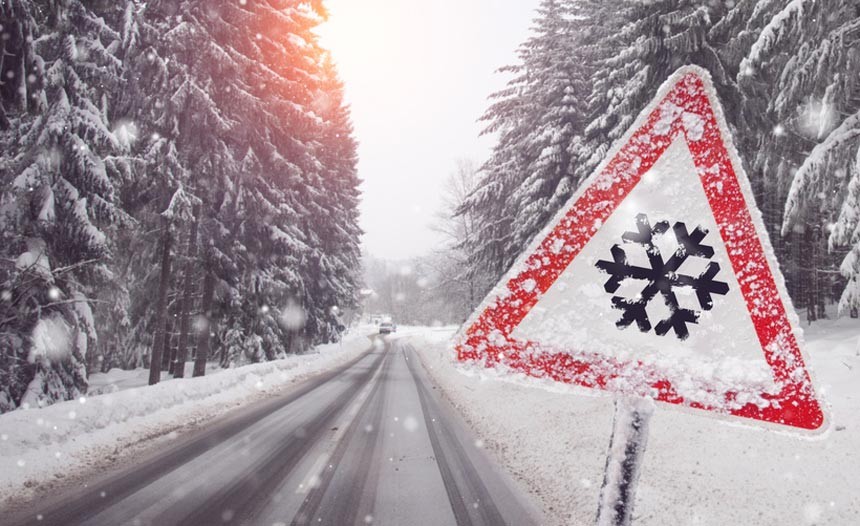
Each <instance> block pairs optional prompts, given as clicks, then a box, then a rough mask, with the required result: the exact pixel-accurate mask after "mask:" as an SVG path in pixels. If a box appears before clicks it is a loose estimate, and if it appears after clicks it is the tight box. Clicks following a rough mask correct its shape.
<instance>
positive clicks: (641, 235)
mask: <svg viewBox="0 0 860 526" xmlns="http://www.w3.org/2000/svg"><path fill="white" fill-rule="evenodd" d="M636 226H637V228H638V229H639V231H638V232H625V233H624V234H623V235H622V236H621V239H622V240H624V242H625V243H635V244H637V245H641V246H642V247H644V248H645V252H646V253H647V254H648V261H649V263H650V265H651V268H643V267H638V266H635V265H630V264H628V263H627V254H626V253H625V252H624V249H623V248H621V246H620V245H614V246H613V247H612V259H613V261H605V260H600V261H598V262H597V264H596V266H597V268H599V269H600V270H602V271H604V272H606V273H608V274H610V275H611V277H610V278H609V279H608V280H607V281H606V284H605V285H604V286H603V288H604V289H605V290H606V292H609V293H614V292H615V291H617V290H618V288H619V287H620V286H621V282H622V281H624V280H625V279H627V278H632V279H638V280H644V281H647V282H648V283H647V284H646V285H645V288H643V289H642V292H641V293H640V294H639V295H637V296H636V297H635V298H634V299H628V298H622V297H620V296H613V297H612V306H613V307H614V308H616V309H618V310H622V311H624V314H623V315H622V316H621V319H620V320H618V322H616V325H617V326H618V328H619V329H624V328H627V327H629V326H630V325H632V324H633V322H636V325H637V326H638V327H639V330H640V331H642V332H648V331H650V330H651V321H650V320H649V319H648V313H647V312H646V311H645V307H646V306H647V305H648V303H650V302H651V300H653V299H654V297H655V296H656V295H657V293H658V292H659V293H660V294H661V295H662V296H663V301H664V302H665V303H666V306H667V307H668V308H669V311H670V312H671V314H670V315H669V317H668V318H666V319H665V320H661V321H660V322H659V323H657V326H656V327H655V328H654V332H656V333H657V334H658V335H659V336H664V335H665V334H667V333H668V332H669V329H674V330H675V335H676V336H678V338H679V339H681V340H684V339H686V338H687V337H688V336H689V335H690V332H689V330H688V329H687V324H688V323H698V320H699V316H700V315H701V311H696V310H692V309H684V308H681V306H680V305H678V298H677V297H676V296H675V289H676V288H677V287H689V288H691V289H693V290H695V291H696V297H697V298H698V300H699V305H700V307H701V309H702V310H711V308H712V307H713V306H714V301H713V299H712V298H711V294H720V295H725V294H726V293H728V291H729V286H728V284H726V283H724V282H722V281H715V280H714V277H715V276H716V275H717V273H719V272H720V265H719V263H716V262H714V261H711V262H709V263H708V266H707V267H706V268H705V270H704V272H702V273H701V274H699V276H698V277H693V276H686V275H684V274H679V273H678V272H677V271H678V269H679V268H680V267H681V265H682V264H683V263H684V261H686V260H687V258H689V257H692V256H696V257H700V258H705V259H710V258H712V257H713V256H714V249H713V248H712V247H710V246H708V245H703V244H702V240H703V239H704V238H705V236H706V235H708V231H707V230H705V229H703V228H702V227H696V229H695V230H693V232H691V233H688V232H687V226H686V225H685V224H684V223H681V222H676V223H675V225H674V226H673V227H672V230H673V231H674V233H675V239H676V240H677V242H678V249H677V250H676V251H675V253H674V254H672V257H670V258H669V259H668V261H665V262H664V261H663V255H662V254H661V253H660V249H659V248H658V247H657V246H656V245H655V244H654V236H656V235H662V234H664V233H666V232H667V231H668V230H669V222H668V221H661V222H659V223H657V224H656V225H654V227H653V228H652V227H651V225H650V223H649V222H648V216H646V215H645V214H639V215H637V216H636Z"/></svg>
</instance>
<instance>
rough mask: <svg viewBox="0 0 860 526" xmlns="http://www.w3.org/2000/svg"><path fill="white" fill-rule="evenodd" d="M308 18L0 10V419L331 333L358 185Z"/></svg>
mask: <svg viewBox="0 0 860 526" xmlns="http://www.w3.org/2000/svg"><path fill="white" fill-rule="evenodd" d="M325 17H326V13H325V10H324V8H323V7H322V5H321V3H320V2H318V1H314V2H308V1H307V0H303V1H301V0H266V1H254V2H246V1H244V0H241V1H237V2H212V1H211V0H177V1H174V0H147V1H146V2H144V1H140V0H90V1H84V0H0V36H2V39H0V182H2V194H0V292H2V298H0V412H2V411H8V410H10V409H14V408H16V407H19V406H25V407H26V406H30V407H35V406H37V405H44V404H47V403H51V402H53V401H56V400H64V399H71V398H75V397H77V396H80V395H81V394H83V393H85V392H86V389H87V375H88V373H92V372H99V371H105V370H107V369H109V368H112V367H124V368H131V367H141V366H147V367H150V383H155V382H157V381H159V379H160V377H161V372H162V369H164V370H169V371H170V372H171V373H173V374H174V376H176V377H181V376H183V374H185V371H184V364H185V363H186V361H187V360H189V359H191V358H192V356H193V358H194V360H195V361H194V369H193V374H194V375H202V374H204V373H205V370H206V364H207V362H216V363H218V364H220V365H221V366H222V367H229V366H235V365H241V364H244V363H250V362H259V361H264V360H271V359H274V358H277V357H281V356H284V355H286V354H289V353H297V352H302V351H304V350H306V349H307V348H308V347H309V346H310V345H313V344H315V343H319V342H327V341H333V340H336V339H337V338H339V335H340V333H341V332H342V331H343V329H344V327H343V323H344V322H343V321H342V319H341V318H340V316H339V314H340V312H343V311H345V310H349V309H352V308H354V307H355V306H356V305H357V302H358V291H359V283H360V278H361V276H360V262H359V259H360V250H359V246H358V243H359V241H358V240H359V235H360V231H359V227H358V224H357V222H358V208H357V207H358V200H359V195H358V183H359V181H358V177H357V173H356V163H357V153H356V142H355V140H354V137H353V132H352V127H351V122H350V114H349V109H348V107H347V106H346V105H345V104H344V102H343V88H342V85H341V83H340V81H339V79H338V76H337V73H336V71H335V68H334V66H333V62H332V60H331V57H330V56H329V55H328V53H327V52H326V51H325V50H324V49H322V48H321V47H320V45H319V43H318V39H317V36H316V35H315V33H314V32H313V30H314V28H315V27H316V26H317V25H318V24H320V23H321V22H322V21H324V19H325ZM177 364H182V365H183V366H182V367H176V365H177Z"/></svg>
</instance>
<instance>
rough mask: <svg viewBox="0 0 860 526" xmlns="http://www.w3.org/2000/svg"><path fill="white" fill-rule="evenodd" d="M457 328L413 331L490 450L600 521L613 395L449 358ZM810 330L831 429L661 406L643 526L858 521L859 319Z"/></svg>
mask: <svg viewBox="0 0 860 526" xmlns="http://www.w3.org/2000/svg"><path fill="white" fill-rule="evenodd" d="M452 333H453V331H450V330H449V331H446V332H445V331H439V330H432V329H427V330H425V331H424V332H423V333H420V334H417V333H416V334H415V335H414V336H412V335H410V337H409V339H410V341H412V342H413V343H415V347H416V349H417V350H418V352H419V354H420V356H421V357H422V359H423V360H424V363H425V365H426V366H427V369H428V370H429V371H430V374H431V376H432V377H433V378H434V380H435V381H436V382H437V383H438V384H439V385H440V387H441V388H442V389H443V391H444V393H445V394H446V395H447V396H448V397H449V399H451V401H452V402H453V403H454V405H455V406H457V407H458V409H459V410H460V411H461V413H463V415H464V416H465V417H466V419H467V420H468V421H469V423H470V424H471V425H472V427H473V428H474V430H475V431H476V433H477V434H478V435H479V436H480V437H481V439H482V440H483V441H484V443H485V445H486V446H485V447H487V448H488V449H490V450H491V451H492V452H493V453H495V455H496V457H497V458H498V459H499V461H500V462H501V463H502V465H504V466H505V467H506V468H507V469H508V470H509V471H510V472H511V473H512V474H513V475H514V476H515V477H517V478H518V479H519V480H520V481H521V482H523V483H524V484H525V485H526V486H527V487H528V488H530V490H531V492H532V493H533V494H534V495H535V496H536V498H537V499H538V500H539V501H540V502H542V504H543V508H544V512H545V513H546V516H547V518H549V519H551V520H553V522H554V523H555V524H559V525H561V524H566V525H571V524H572V525H590V524H593V523H594V517H595V513H596V508H597V501H598V495H599V491H600V485H601V483H602V480H603V468H604V463H605V460H606V449H607V446H608V445H609V435H610V432H611V427H612V415H613V402H612V399H611V397H609V396H606V395H605V394H598V393H594V392H591V391H585V390H583V389H579V388H575V387H569V386H564V385H553V384H549V383H546V384H543V385H542V386H538V385H537V383H536V382H537V381H535V380H525V379H517V378H514V379H508V378H506V379H503V380H501V379H499V378H498V377H497V376H496V375H495V372H494V371H491V370H482V371H474V370H467V371H466V372H465V374H464V372H462V371H461V370H460V369H459V368H457V367H456V366H455V365H454V364H453V363H452V361H451V359H452V357H453V351H452V350H451V349H450V348H448V341H449V339H450V336H451V335H452ZM805 333H806V334H805V338H806V341H807V344H806V349H807V351H808V354H809V356H810V360H811V368H812V370H813V372H814V374H815V382H816V384H817V386H818V387H819V389H820V390H821V391H822V392H823V395H824V398H825V400H826V401H827V402H828V403H829V404H830V406H831V418H832V429H831V431H830V432H829V433H827V434H826V435H824V436H822V437H818V438H816V439H812V440H811V439H802V438H796V437H794V436H789V435H786V434H780V433H772V432H768V431H764V430H761V429H758V428H754V427H749V426H738V425H732V424H727V423H726V422H723V421H719V420H716V419H714V418H710V417H707V416H700V415H697V414H694V413H690V412H681V411H677V410H673V409H672V408H669V407H667V406H665V405H663V404H658V406H657V410H656V413H655V415H654V417H653V419H652V420H651V433H650V437H649V444H648V449H647V451H646V452H645V460H644V465H643V468H642V469H643V471H642V475H641V479H640V485H639V489H638V494H637V499H636V509H635V512H634V513H635V515H634V517H635V518H634V524H636V525H637V526H657V525H660V526H663V525H667V524H672V525H679V526H684V525H691V526H692V525H697V526H723V525H726V524H743V525H745V526H771V525H773V526H793V525H798V526H812V525H828V526H856V525H857V524H860V501H858V500H857V488H858V487H860V455H858V451H860V387H858V386H860V356H858V351H857V345H858V337H860V323H858V321H857V320H837V321H825V322H821V323H816V324H815V325H813V326H812V327H809V328H806V330H805ZM540 387H543V388H540Z"/></svg>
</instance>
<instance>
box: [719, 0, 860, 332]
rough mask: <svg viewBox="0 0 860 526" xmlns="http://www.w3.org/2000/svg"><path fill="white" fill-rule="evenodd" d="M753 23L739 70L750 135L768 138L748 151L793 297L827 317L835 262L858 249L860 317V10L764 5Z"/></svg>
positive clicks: (852, 262)
mask: <svg viewBox="0 0 860 526" xmlns="http://www.w3.org/2000/svg"><path fill="white" fill-rule="evenodd" d="M740 7H743V6H737V7H736V9H737V8H740ZM747 9H749V8H747ZM749 21H750V22H749V23H748V24H747V26H745V28H744V29H745V33H746V34H749V35H751V36H754V38H749V40H750V45H749V47H748V49H747V51H746V53H745V54H744V56H743V59H742V60H741V62H740V64H739V66H738V73H737V83H738V86H739V87H740V90H741V92H742V94H743V95H744V105H745V107H744V111H743V113H744V114H745V115H746V116H747V120H746V121H744V122H743V124H744V125H745V126H746V129H744V130H743V133H744V135H746V136H747V137H755V138H757V139H758V140H757V143H756V144H754V146H752V147H748V148H747V154H748V156H749V158H750V159H751V164H752V166H753V172H754V173H755V176H756V177H758V178H760V182H759V188H760V192H761V195H762V196H763V197H764V201H765V206H764V210H765V214H766V219H768V223H769V224H770V225H772V228H773V230H774V231H775V232H774V233H775V234H776V235H777V236H779V235H780V234H781V235H782V236H783V238H784V241H783V242H781V243H777V250H778V253H779V254H778V255H779V256H780V258H781V262H782V265H783V268H784V271H785V273H786V275H787V279H788V282H789V287H790V292H791V293H792V297H793V299H794V300H795V302H796V303H797V304H798V306H800V307H806V308H807V318H808V319H810V320H815V319H817V318H819V317H821V316H822V315H823V314H824V312H823V310H824V305H825V303H826V302H827V301H828V300H829V298H828V296H829V291H830V290H832V289H833V285H834V283H833V282H832V279H831V276H833V275H834V273H833V270H834V269H835V267H836V265H837V263H838V261H837V260H834V258H835V257H841V255H842V254H844V252H841V253H840V252H839V250H838V249H839V248H840V247H849V248H851V253H849V255H848V256H847V257H846V258H845V260H844V261H843V264H842V271H843V273H844V276H845V277H846V278H848V280H849V287H848V288H847V289H846V292H845V294H843V296H842V302H841V304H840V307H841V309H842V311H843V312H856V309H857V306H858V305H857V303H856V299H853V298H856V292H855V291H856V282H857V271H858V268H857V266H856V254H857V243H858V241H860V237H858V236H857V232H856V227H857V219H856V217H857V215H856V207H857V200H856V183H855V182H853V181H854V180H855V179H856V178H857V177H858V173H859V172H858V169H857V162H856V156H857V150H858V147H860V113H858V112H860V79H858V78H857V75H856V74H853V73H852V72H855V71H856V70H857V68H858V66H860V58H858V57H860V54H858V51H860V36H858V34H860V4H858V3H857V2H855V1H846V0H821V1H801V0H795V1H792V2H788V3H785V4H783V3H773V2H759V3H757V4H756V5H755V6H754V8H753V10H752V12H751V16H749ZM780 226H781V229H780ZM780 230H781V232H780ZM828 235H829V242H830V248H831V250H835V251H836V252H835V253H833V254H831V255H828V254H827V253H826V252H825V245H824V243H825V240H826V238H827V236H828ZM852 284H853V285H852Z"/></svg>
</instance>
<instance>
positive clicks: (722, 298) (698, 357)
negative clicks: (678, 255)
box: [511, 137, 773, 389]
mask: <svg viewBox="0 0 860 526" xmlns="http://www.w3.org/2000/svg"><path fill="white" fill-rule="evenodd" d="M641 214H644V215H645V216H646V217H647V218H648V222H649V223H650V225H651V227H652V228H653V227H654V226H655V225H657V224H658V223H660V222H667V223H668V224H669V226H670V228H669V229H668V230H666V232H665V233H663V234H657V235H655V236H654V237H653V239H652V241H653V245H654V247H655V248H656V249H657V250H659V252H660V256H661V259H662V260H663V262H664V263H665V262H667V261H668V260H669V259H670V257H671V256H672V255H673V254H674V253H675V252H676V251H677V250H678V249H679V246H680V245H679V243H678V240H677V239H676V236H675V233H674V230H673V228H671V227H672V226H674V225H675V223H677V222H680V223H684V225H685V226H686V228H687V230H688V232H692V231H693V230H694V229H696V228H697V227H698V228H701V229H703V230H706V231H707V235H706V236H705V237H704V239H703V240H702V241H701V243H702V244H703V245H706V246H709V247H711V248H712V249H713V256H711V257H710V258H704V257H697V256H692V257H687V258H686V259H685V260H684V261H683V263H682V264H681V265H680V267H678V268H677V269H675V270H673V271H671V272H675V273H676V274H681V275H685V276H691V277H696V276H699V275H700V274H701V273H702V272H704V270H705V269H706V268H707V264H708V263H716V264H717V265H719V272H718V273H717V274H716V275H715V276H714V278H713V279H714V280H715V281H719V282H722V283H725V284H726V285H727V288H728V291H727V292H726V293H725V294H712V295H711V298H712V302H713V306H712V307H711V308H710V309H709V310H705V309H704V307H703V306H702V305H701V304H700V302H699V298H698V297H697V295H696V293H695V290H694V289H693V288H691V287H684V286H678V287H673V288H672V290H673V292H674V294H675V298H676V299H677V303H678V306H679V307H680V308H682V309H688V310H691V311H693V312H695V313H697V315H698V320H697V322H696V323H686V328H687V331H688V334H687V336H686V337H685V338H684V339H682V338H680V337H679V336H678V334H677V332H676V331H675V330H674V329H670V330H669V331H668V332H666V333H665V334H663V335H658V334H657V331H656V326H657V325H658V323H659V322H661V321H662V320H665V319H667V318H668V317H669V316H670V315H671V310H670V307H669V305H667V303H666V301H667V300H666V298H665V297H664V296H663V295H662V294H660V293H659V292H658V293H656V294H655V295H654V296H653V298H652V299H651V300H650V301H648V302H647V304H646V307H645V310H646V314H647V318H648V321H649V323H650V325H651V328H650V329H649V330H647V331H642V330H641V329H640V327H639V326H638V325H637V323H635V322H634V323H632V324H630V325H627V326H624V327H623V328H620V327H619V326H618V325H617V324H618V322H619V320H620V319H621V318H622V316H623V314H624V312H623V311H622V310H619V309H617V308H615V307H614V306H613V302H612V298H613V297H614V296H619V297H623V298H626V299H629V300H636V299H637V298H640V299H641V294H642V291H643V289H645V287H646V286H647V285H648V283H649V281H648V280H643V279H633V278H627V279H624V280H623V281H622V282H621V283H620V287H619V288H618V289H617V290H616V291H615V292H614V293H607V291H606V290H605V284H606V282H607V280H609V279H610V278H611V276H610V275H609V274H607V273H606V272H605V271H603V270H601V269H599V268H598V267H597V262H598V261H600V260H612V259H613V258H612V253H611V250H612V247H613V246H615V245H618V246H619V247H620V248H621V249H622V250H623V251H624V254H625V256H626V258H627V261H628V264H629V265H631V266H636V267H639V268H644V269H651V268H652V265H651V264H650V261H649V258H648V252H647V250H648V249H647V248H646V247H645V246H643V245H640V244H637V243H635V242H625V241H624V239H623V237H624V234H625V233H626V232H630V231H633V232H636V231H637V216H640V215H641ZM652 252H653V249H652ZM669 272H670V271H669V270H666V273H669ZM740 290H741V289H740V286H739V284H738V281H737V278H736V277H735V274H734V272H733V271H732V268H731V263H730V260H729V257H728V254H727V253H726V247H725V243H724V242H723V240H722V238H721V237H720V231H719V228H718V227H717V224H716V220H715V219H714V215H713V212H712V211H711V207H710V205H709V204H708V200H707V198H706V196H705V192H704V190H703V188H702V184H701V182H700V181H699V176H698V175H697V171H696V166H695V164H694V163H693V157H692V155H691V154H690V150H689V148H688V147H687V143H686V141H685V140H684V139H683V138H682V137H677V138H675V139H674V140H673V141H672V144H671V146H669V147H668V148H667V150H666V152H665V153H664V154H663V156H662V157H660V159H659V160H658V161H657V162H656V164H655V165H654V166H653V167H652V168H651V169H650V170H649V171H648V172H646V173H645V174H644V175H643V176H642V181H641V182H640V183H639V184H638V185H637V186H636V187H635V188H634V189H633V190H632V191H631V192H630V194H629V195H628V196H627V197H626V198H625V199H624V201H623V202H622V203H621V205H620V206H618V208H616V209H615V211H614V212H613V213H612V214H611V215H610V216H609V219H608V220H607V221H606V223H605V224H603V225H602V226H601V227H600V229H599V230H598V231H597V232H596V233H595V234H594V236H593V237H592V238H591V240H590V241H589V242H588V243H587V244H586V245H585V247H584V248H583V249H582V251H581V252H580V254H579V255H578V256H577V257H576V259H574V260H573V262H572V263H571V264H570V265H569V266H568V267H567V268H566V269H565V270H564V272H562V273H561V275H560V276H559V278H558V279H557V280H556V282H555V283H553V285H552V286H551V287H550V288H549V290H547V291H546V292H545V293H544V294H543V295H542V296H541V297H540V299H539V300H538V302H537V304H536V305H535V306H534V307H532V309H531V310H530V311H529V313H528V314H527V315H526V316H525V318H524V319H523V321H522V322H521V323H520V324H519V326H517V328H516V329H514V331H513V332H512V333H511V336H512V337H514V338H515V339H518V340H519V339H523V340H530V341H540V342H541V343H543V344H548V345H552V346H553V347H558V348H563V349H588V350H589V351H592V352H597V353H601V354H605V355H606V356H607V357H612V358H618V359H621V360H625V361H627V360H633V359H636V360H641V361H643V362H645V363H649V364H653V365H657V366H660V367H661V368H670V369H682V370H695V371H702V372H706V373H707V374H706V375H707V376H711V377H712V378H713V379H714V380H717V381H719V382H721V383H728V384H732V385H756V386H757V387H759V388H767V387H770V388H771V389H772V388H773V387H772V386H773V378H772V373H771V369H770V366H769V365H768V364H767V362H766V361H765V359H764V354H763V353H762V352H761V346H760V344H759V341H758V335H757V334H756V331H755V328H754V327H753V324H752V320H751V319H750V316H749V314H748V312H747V309H746V305H745V303H744V298H743V296H742V295H741V292H740ZM715 343H716V345H715Z"/></svg>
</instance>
